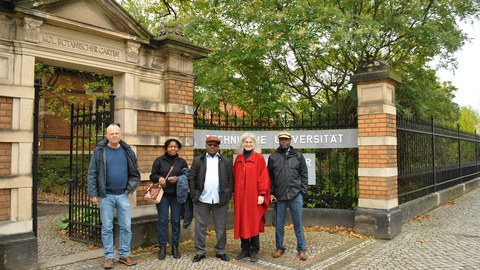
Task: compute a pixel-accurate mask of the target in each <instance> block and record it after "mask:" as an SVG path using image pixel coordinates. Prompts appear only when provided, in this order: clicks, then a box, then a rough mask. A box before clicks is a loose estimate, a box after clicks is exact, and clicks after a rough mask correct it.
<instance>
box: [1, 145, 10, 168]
mask: <svg viewBox="0 0 480 270" xmlns="http://www.w3.org/2000/svg"><path fill="white" fill-rule="evenodd" d="M11 161H12V144H11V143H0V175H10V174H12V173H11V166H12V165H11Z"/></svg>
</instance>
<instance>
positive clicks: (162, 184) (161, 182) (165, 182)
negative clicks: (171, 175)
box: [158, 177, 167, 187]
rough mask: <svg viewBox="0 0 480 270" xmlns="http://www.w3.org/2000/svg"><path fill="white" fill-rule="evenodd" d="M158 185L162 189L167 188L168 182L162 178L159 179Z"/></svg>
mask: <svg viewBox="0 0 480 270" xmlns="http://www.w3.org/2000/svg"><path fill="white" fill-rule="evenodd" d="M158 183H159V184H160V186H161V187H165V186H166V185H167V181H166V180H165V178H163V177H160V179H158Z"/></svg>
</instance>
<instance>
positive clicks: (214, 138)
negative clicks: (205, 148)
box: [205, 136, 220, 144]
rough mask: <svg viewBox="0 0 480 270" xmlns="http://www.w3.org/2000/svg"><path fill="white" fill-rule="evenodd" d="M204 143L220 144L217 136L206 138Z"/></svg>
mask: <svg viewBox="0 0 480 270" xmlns="http://www.w3.org/2000/svg"><path fill="white" fill-rule="evenodd" d="M205 142H206V143H216V144H220V139H219V138H218V137H217V136H208V137H207V140H206V141H205Z"/></svg>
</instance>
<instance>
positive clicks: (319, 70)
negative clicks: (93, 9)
mask: <svg viewBox="0 0 480 270" xmlns="http://www.w3.org/2000/svg"><path fill="white" fill-rule="evenodd" d="M125 1H126V0H125ZM125 1H123V0H122V1H120V2H125ZM126 2H132V1H126ZM163 2H164V3H165V2H168V3H169V4H170V7H173V9H175V8H176V10H179V11H184V12H183V13H182V12H177V13H176V14H182V15H183V16H184V17H181V20H183V22H185V23H186V32H187V35H188V36H189V37H190V38H191V39H192V40H193V42H194V43H195V44H198V45H201V46H204V47H207V48H209V49H211V50H212V53H211V54H210V55H209V57H208V58H206V59H204V60H202V61H198V62H196V64H195V71H196V73H197V75H198V79H197V82H196V87H197V90H199V91H198V92H199V93H200V94H198V95H196V97H198V98H199V99H200V100H202V102H199V101H200V100H197V99H196V102H198V104H197V105H201V106H207V105H208V106H214V103H212V102H210V103H208V102H205V100H208V99H210V97H221V100H222V102H224V103H229V104H235V105H237V106H240V107H241V108H242V109H244V110H246V111H249V112H250V111H252V110H253V109H256V110H265V111H267V112H268V111H270V112H271V111H275V110H278V109H284V108H286V109H287V110H290V111H292V112H295V111H296V112H298V111H303V112H305V111H309V110H311V108H317V109H319V108H322V109H323V110H330V111H333V112H340V113H353V112H355V108H356V102H357V101H356V91H355V89H356V88H355V85H354V84H352V83H350V77H351V76H352V75H353V74H354V73H355V72H356V70H358V68H359V67H361V65H362V64H363V63H365V62H366V61H367V60H368V59H371V58H373V59H377V60H385V61H387V62H388V63H389V64H390V66H391V68H392V69H393V70H395V71H396V72H397V73H398V74H399V75H400V76H401V77H402V78H403V79H404V83H403V84H402V85H401V86H400V87H399V88H398V92H397V93H398V95H397V104H398V107H399V110H400V112H401V113H404V114H406V115H411V116H420V117H423V116H426V115H430V114H431V113H434V114H435V115H436V117H437V120H442V121H444V122H447V121H450V120H452V119H456V117H457V113H458V107H457V105H456V104H454V103H453V101H452V99H451V98H452V97H453V95H454V91H455V88H454V87H453V86H451V85H444V84H440V83H438V79H437V77H436V72H435V70H434V69H433V68H431V67H429V63H431V61H432V59H433V58H434V57H437V58H438V59H440V65H441V66H444V67H447V68H450V69H454V68H455V66H456V61H455V59H454V52H456V51H457V50H459V49H460V48H461V46H462V45H463V44H464V42H465V41H466V40H467V37H466V36H465V34H464V33H463V32H462V30H461V29H460V28H459V26H458V24H457V21H459V20H462V21H463V20H465V21H468V20H471V19H472V18H478V16H479V10H480V3H479V0H462V1H460V0H444V1H435V0H422V1H420V0H417V1H404V0H375V1H359V0H326V1H325V0H323V1H319V0H313V1H312V0H308V1H307V0H288V1H287V0H250V1H243V0H196V1H192V2H188V3H189V6H188V5H187V2H186V1H180V0H176V1H163ZM146 6H148V5H146ZM187 6H188V8H187ZM164 8H165V6H164ZM127 9H128V10H130V9H129V8H128V7H127ZM167 9H168V8H167ZM136 13H138V11H137V12H136ZM158 14H159V13H157V16H156V17H155V18H161V19H168V18H166V17H165V16H164V17H160V16H159V15H158ZM162 14H164V13H162ZM134 15H135V14H134ZM142 16H143V17H142V18H147V21H148V20H150V19H148V16H146V15H145V14H143V15H142ZM170 18H171V16H170ZM177 20H179V19H178V18H177Z"/></svg>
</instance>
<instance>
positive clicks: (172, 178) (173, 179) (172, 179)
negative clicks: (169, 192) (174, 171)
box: [167, 176, 177, 184]
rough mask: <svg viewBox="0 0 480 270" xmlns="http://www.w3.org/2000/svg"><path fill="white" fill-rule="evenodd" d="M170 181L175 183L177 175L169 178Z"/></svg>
mask: <svg viewBox="0 0 480 270" xmlns="http://www.w3.org/2000/svg"><path fill="white" fill-rule="evenodd" d="M167 181H168V182H170V183H172V184H175V183H176V182H177V177H176V176H170V177H168V179H167Z"/></svg>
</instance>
